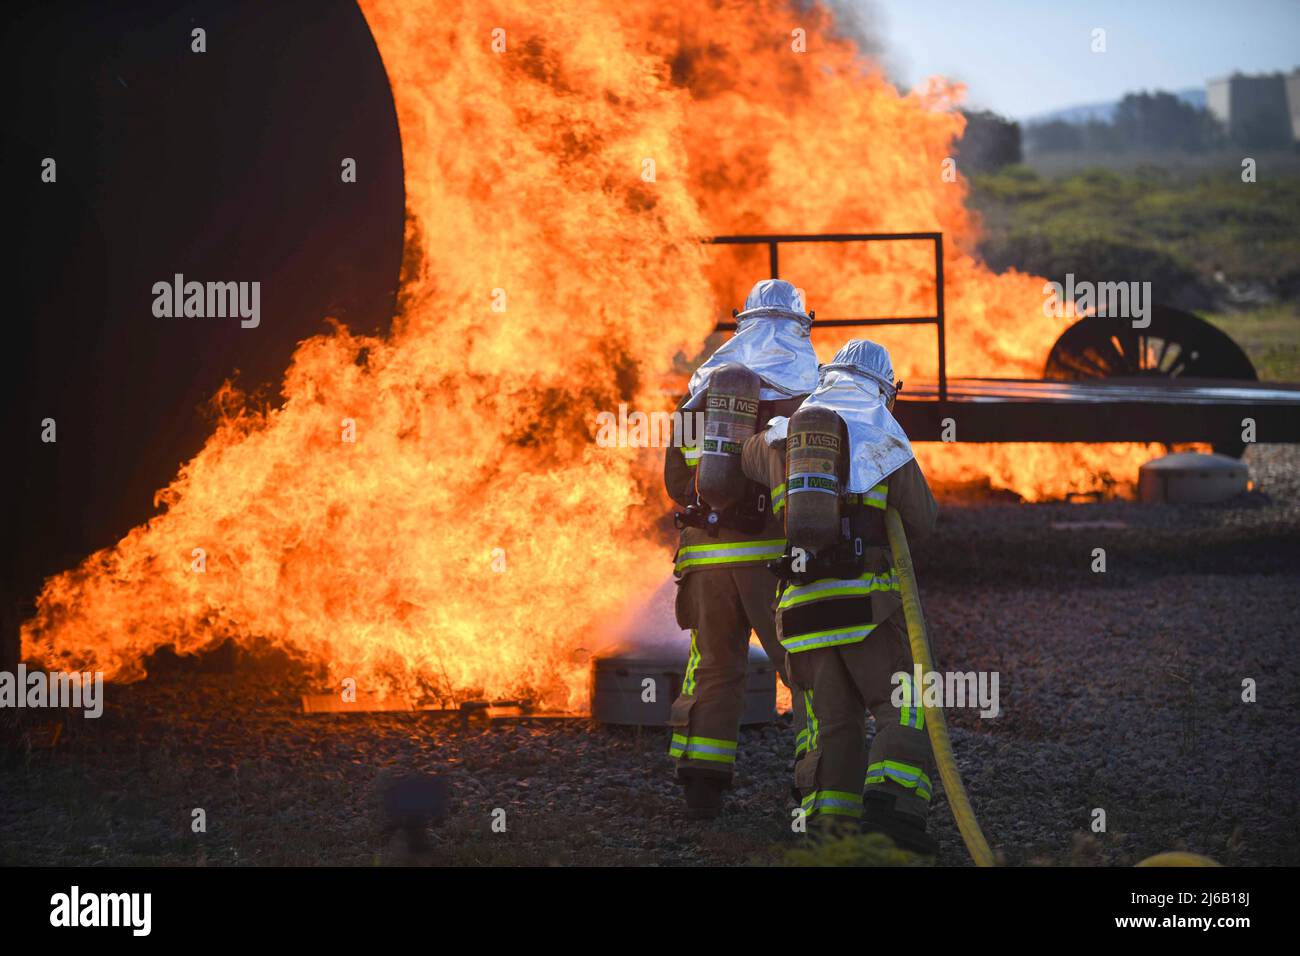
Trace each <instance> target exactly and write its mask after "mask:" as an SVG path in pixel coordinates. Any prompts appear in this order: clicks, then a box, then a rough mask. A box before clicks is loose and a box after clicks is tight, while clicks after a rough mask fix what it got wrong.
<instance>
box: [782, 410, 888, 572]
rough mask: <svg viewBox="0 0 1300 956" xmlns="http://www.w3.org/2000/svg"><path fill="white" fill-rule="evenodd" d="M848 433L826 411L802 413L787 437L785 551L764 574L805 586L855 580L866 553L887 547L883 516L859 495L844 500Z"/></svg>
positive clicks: (794, 419)
mask: <svg viewBox="0 0 1300 956" xmlns="http://www.w3.org/2000/svg"><path fill="white" fill-rule="evenodd" d="M848 456H849V448H848V430H847V429H846V428H845V427H844V422H843V421H842V420H841V419H840V417H839V415H837V414H835V412H833V411H831V410H830V409H829V408H824V407H811V408H809V407H804V408H800V409H799V410H798V411H796V412H795V413H794V415H792V416H791V418H790V424H789V427H788V430H787V437H786V480H785V533H786V540H787V544H786V551H785V554H784V555H782V557H781V559H780V560H779V561H773V562H771V563H770V564H769V565H768V570H770V571H771V572H772V573H773V574H775V575H776V576H777V577H778V578H780V579H781V580H782V581H793V582H794V583H795V584H799V585H804V584H809V583H811V582H813V581H817V580H821V579H823V578H844V579H848V578H856V577H859V576H860V575H862V574H863V573H864V572H865V571H868V570H884V569H883V568H868V567H867V550H868V549H869V548H878V547H888V544H889V539H888V536H887V534H886V531H885V520H884V511H883V509H881V508H873V507H869V506H867V505H866V504H865V503H864V498H863V496H862V495H858V494H848V495H846V494H844V493H843V489H844V483H845V479H846V478H847V476H848V471H849V468H848V460H849V459H848Z"/></svg>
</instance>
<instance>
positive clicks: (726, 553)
mask: <svg viewBox="0 0 1300 956" xmlns="http://www.w3.org/2000/svg"><path fill="white" fill-rule="evenodd" d="M783 554H785V539H784V538H773V539H769V540H767V541H735V542H732V543H730V544H694V545H690V546H689V547H685V548H681V549H679V550H678V552H677V564H676V570H678V571H680V570H682V569H683V568H690V567H698V566H700V565H714V564H737V563H739V562H741V561H774V560H776V559H777V558H779V557H781V555H783Z"/></svg>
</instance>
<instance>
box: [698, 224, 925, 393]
mask: <svg viewBox="0 0 1300 956" xmlns="http://www.w3.org/2000/svg"><path fill="white" fill-rule="evenodd" d="M907 241H925V242H932V243H934V312H935V314H934V315H920V316H900V317H897V318H879V317H871V318H835V319H821V318H819V319H818V320H817V323H816V324H817V327H818V328H825V327H828V326H869V325H933V326H934V327H935V329H936V331H937V333H938V343H939V401H941V402H944V401H947V400H948V359H947V345H946V343H945V341H944V312H943V233H941V232H822V233H788V234H781V235H741V236H714V237H713V238H712V239H710V240H709V242H710V243H712V244H713V245H718V246H758V245H765V246H767V259H768V264H769V266H770V269H771V272H772V275H771V278H773V279H779V278H781V272H780V255H779V253H778V248H779V247H780V245H781V243H783V242H791V243H793V242H907ZM735 327H736V323H735V322H727V321H724V322H719V323H718V324H717V327H716V329H717V331H719V332H725V331H728V330H730V329H734V328H735Z"/></svg>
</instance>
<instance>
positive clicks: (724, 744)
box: [668, 734, 736, 763]
mask: <svg viewBox="0 0 1300 956" xmlns="http://www.w3.org/2000/svg"><path fill="white" fill-rule="evenodd" d="M668 755H669V756H670V757H681V758H683V759H685V760H711V761H713V762H714V763H735V762H736V741H734V740H719V739H718V738H717V737H688V736H686V735H685V734H673V740H672V744H671V745H670V746H669V747H668Z"/></svg>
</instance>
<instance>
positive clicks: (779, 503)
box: [772, 481, 785, 514]
mask: <svg viewBox="0 0 1300 956" xmlns="http://www.w3.org/2000/svg"><path fill="white" fill-rule="evenodd" d="M784 507H785V482H784V481H783V482H781V484H779V485H777V486H776V487H775V488H773V489H772V514H776V513H777V512H778V511H780V510H781V509H782V508H784Z"/></svg>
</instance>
